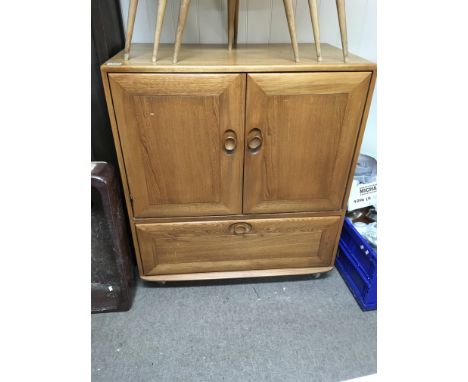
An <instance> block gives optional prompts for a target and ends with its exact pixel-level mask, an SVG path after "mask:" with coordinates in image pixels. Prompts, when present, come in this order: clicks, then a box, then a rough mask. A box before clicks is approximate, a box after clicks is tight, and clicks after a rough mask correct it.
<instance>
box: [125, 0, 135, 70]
mask: <svg viewBox="0 0 468 382" xmlns="http://www.w3.org/2000/svg"><path fill="white" fill-rule="evenodd" d="M137 6H138V0H130V4H129V6H128V20H127V35H126V36H125V48H124V60H125V61H126V60H128V58H129V55H130V45H131V43H132V36H133V27H134V26H135V16H136V11H137Z"/></svg>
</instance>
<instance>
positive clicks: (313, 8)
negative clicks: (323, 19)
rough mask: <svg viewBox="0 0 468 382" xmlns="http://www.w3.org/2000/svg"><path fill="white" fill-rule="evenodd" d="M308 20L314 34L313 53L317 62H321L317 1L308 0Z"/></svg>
mask: <svg viewBox="0 0 468 382" xmlns="http://www.w3.org/2000/svg"><path fill="white" fill-rule="evenodd" d="M309 10H310V19H311V21H312V31H313V33H314V41H315V51H316V52H317V61H322V51H321V49H320V29H319V22H318V12H317V0H309Z"/></svg>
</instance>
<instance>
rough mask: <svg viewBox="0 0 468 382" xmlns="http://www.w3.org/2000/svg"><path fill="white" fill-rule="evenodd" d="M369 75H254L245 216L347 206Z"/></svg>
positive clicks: (251, 78) (249, 91)
mask: <svg viewBox="0 0 468 382" xmlns="http://www.w3.org/2000/svg"><path fill="white" fill-rule="evenodd" d="M370 78H371V73H369V72H354V73H351V72H350V73H341V72H340V73H292V74H281V73H277V74H276V73H273V74H251V75H248V77H247V111H246V113H247V114H246V130H245V134H246V135H245V141H246V148H245V169H244V212H245V213H269V212H297V211H331V210H340V209H341V207H342V202H343V198H344V195H345V189H346V183H347V179H348V175H349V171H350V166H351V162H352V157H353V153H354V149H355V147H356V142H357V138H358V133H359V128H360V124H361V119H362V115H363V111H364V105H365V102H366V97H367V92H368V89H369V83H370Z"/></svg>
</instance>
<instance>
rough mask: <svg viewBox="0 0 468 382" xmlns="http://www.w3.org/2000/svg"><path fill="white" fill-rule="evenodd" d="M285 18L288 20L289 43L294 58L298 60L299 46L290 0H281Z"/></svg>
mask: <svg viewBox="0 0 468 382" xmlns="http://www.w3.org/2000/svg"><path fill="white" fill-rule="evenodd" d="M283 2H284V10H285V12H286V19H287V20H288V27H289V34H290V35H291V44H292V48H293V51H294V60H295V61H296V62H299V47H298V45H297V37H296V20H295V19H294V11H293V4H292V0H283Z"/></svg>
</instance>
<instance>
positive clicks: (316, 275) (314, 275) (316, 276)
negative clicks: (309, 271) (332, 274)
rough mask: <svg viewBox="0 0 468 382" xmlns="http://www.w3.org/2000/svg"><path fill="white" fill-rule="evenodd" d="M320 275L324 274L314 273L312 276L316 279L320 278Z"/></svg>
mask: <svg viewBox="0 0 468 382" xmlns="http://www.w3.org/2000/svg"><path fill="white" fill-rule="evenodd" d="M320 276H322V274H321V273H314V274H313V275H312V277H313V278H314V279H318V278H319V277H320Z"/></svg>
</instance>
